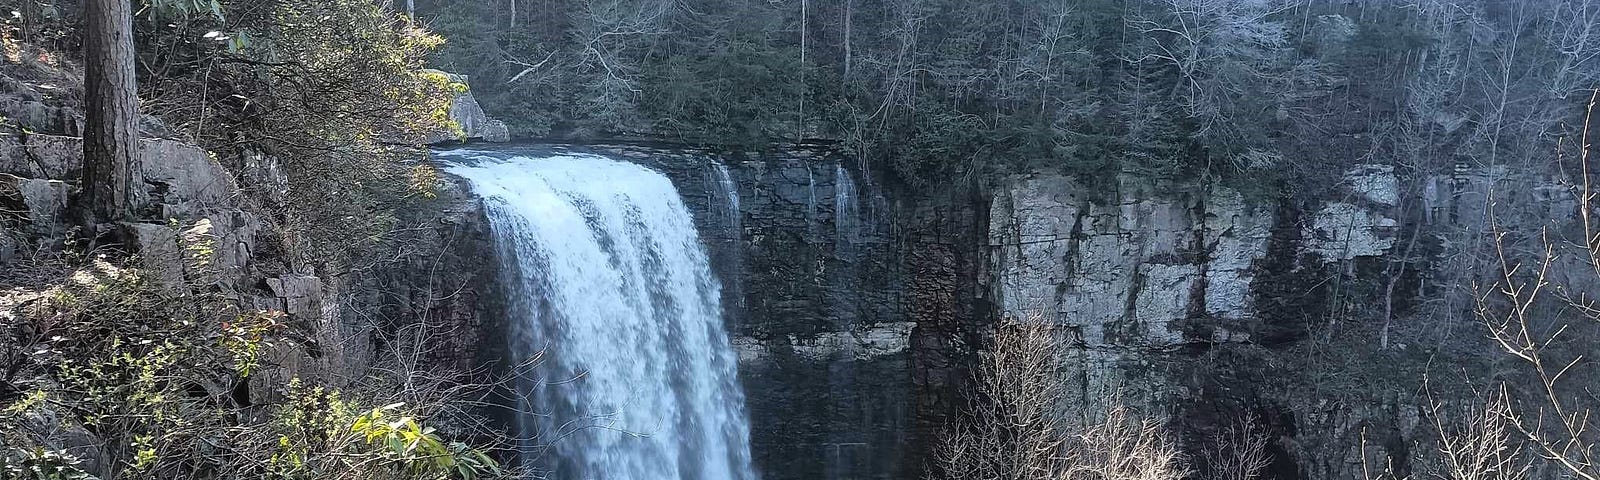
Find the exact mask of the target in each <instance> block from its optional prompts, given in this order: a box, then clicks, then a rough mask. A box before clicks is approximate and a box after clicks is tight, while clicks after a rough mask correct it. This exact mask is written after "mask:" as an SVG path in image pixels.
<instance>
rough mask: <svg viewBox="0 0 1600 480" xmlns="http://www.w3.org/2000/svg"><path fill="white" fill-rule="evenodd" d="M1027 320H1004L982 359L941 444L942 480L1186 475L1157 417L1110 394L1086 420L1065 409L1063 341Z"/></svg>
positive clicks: (1140, 479)
mask: <svg viewBox="0 0 1600 480" xmlns="http://www.w3.org/2000/svg"><path fill="white" fill-rule="evenodd" d="M1051 327H1052V326H1051V325H1049V324H1047V323H1045V322H1043V321H1041V320H1040V319H1039V318H1038V317H1032V318H1029V319H1027V320H1025V321H1022V322H1012V323H1007V324H1004V325H1001V326H1000V327H999V328H998V329H997V331H996V332H995V336H994V337H995V338H994V343H993V345H992V349H991V350H990V352H989V353H988V355H987V356H986V357H985V358H984V359H983V361H982V363H981V366H980V367H979V371H978V378H977V381H976V386H975V388H974V392H973V395H972V397H970V398H971V401H972V405H971V412H970V413H971V415H970V418H968V419H966V420H965V421H962V422H959V423H958V424H957V425H955V427H954V428H953V429H952V430H951V432H950V433H949V435H948V437H947V438H945V440H944V441H943V442H942V443H941V444H939V446H938V447H937V452H936V454H935V458H936V462H937V463H936V465H937V467H938V468H939V469H940V470H941V471H942V472H943V474H944V475H945V476H946V478H959V479H973V480H1034V479H1051V480H1079V479H1082V480H1176V479H1180V478H1184V477H1185V476H1186V474H1187V472H1186V471H1185V469H1184V467H1183V466H1182V464H1181V461H1180V454H1179V452H1178V450H1177V448H1176V447H1175V446H1174V445H1173V444H1172V443H1171V442H1169V441H1167V439H1166V438H1165V436H1164V435H1162V432H1161V427H1160V425H1159V424H1157V423H1156V422H1153V421H1150V420H1141V419H1138V418H1135V417H1134V416H1133V415H1132V414H1131V413H1130V412H1129V410H1128V409H1126V408H1124V407H1122V406H1120V405H1117V402H1116V401H1115V399H1105V400H1106V405H1107V407H1106V409H1105V410H1104V411H1102V412H1092V413H1096V415H1093V416H1097V417H1098V418H1093V419H1091V420H1089V421H1087V422H1085V423H1084V424H1083V425H1073V424H1071V423H1070V422H1069V421H1068V420H1067V419H1068V418H1069V417H1068V415H1067V412H1065V411H1063V409H1062V406H1063V405H1064V404H1065V402H1064V399H1065V395H1064V393H1065V384H1064V377H1063V376H1062V375H1061V374H1060V372H1058V371H1057V365H1059V358H1058V356H1057V354H1058V353H1059V351H1060V345H1061V342H1060V341H1059V340H1058V339H1057V338H1056V334H1055V330H1054V329H1053V328H1051Z"/></svg>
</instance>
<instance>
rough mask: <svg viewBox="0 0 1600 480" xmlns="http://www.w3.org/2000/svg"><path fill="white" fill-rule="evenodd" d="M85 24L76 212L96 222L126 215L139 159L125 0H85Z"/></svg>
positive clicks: (130, 27) (130, 16) (130, 12)
mask: <svg viewBox="0 0 1600 480" xmlns="http://www.w3.org/2000/svg"><path fill="white" fill-rule="evenodd" d="M84 24H85V25H86V27H87V30H86V33H87V34H86V35H84V36H83V46H84V54H83V58H84V75H83V83H84V128H83V173H82V181H83V183H82V189H83V193H82V195H83V197H82V205H81V207H82V210H83V211H82V212H81V213H82V214H83V215H84V220H85V223H88V224H96V223H105V222H112V221H116V220H120V219H122V218H123V217H126V216H127V215H128V206H129V204H130V203H131V199H132V197H133V189H132V187H133V176H134V174H135V172H137V171H138V165H139V132H138V130H137V129H138V128H139V127H138V125H139V118H138V115H139V112H138V110H139V104H138V102H139V99H138V96H137V95H136V92H135V88H136V85H135V79H134V70H133V7H132V5H130V0H90V1H89V2H88V4H87V5H86V8H85V11H84Z"/></svg>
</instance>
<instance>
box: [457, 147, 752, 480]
mask: <svg viewBox="0 0 1600 480" xmlns="http://www.w3.org/2000/svg"><path fill="white" fill-rule="evenodd" d="M441 156H444V157H447V158H451V159H452V160H456V161H459V163H456V164H454V165H451V166H449V167H448V170H449V171H450V172H451V173H454V174H456V175H460V176H462V177H464V178H466V179H467V180H468V181H470V182H471V184H472V188H473V190H474V191H475V192H476V193H477V194H478V195H479V196H480V197H482V198H483V199H484V205H485V206H486V209H487V211H488V215H489V219H490V225H491V228H492V229H493V231H494V236H495V240H496V243H497V248H498V250H499V255H500V258H501V261H502V263H503V267H502V272H503V273H502V278H501V279H502V284H503V285H504V288H505V292H506V297H507V298H506V300H507V315H508V317H509V320H510V322H511V325H512V327H513V328H512V329H511V330H512V338H511V340H510V342H511V352H512V353H513V354H514V355H516V359H518V360H526V359H529V358H533V357H535V356H536V355H537V354H538V353H539V352H541V351H546V350H547V356H546V357H544V361H543V363H542V364H540V365H538V366H537V367H536V368H534V367H530V368H531V370H519V373H526V374H527V375H520V376H524V377H526V379H525V381H524V382H523V383H522V385H521V386H520V388H519V389H520V390H521V391H523V392H524V393H526V394H527V395H526V397H527V398H526V399H525V400H522V401H521V405H519V407H520V408H519V410H520V411H521V413H520V414H519V415H520V417H521V418H520V419H519V422H520V425H519V427H520V428H521V429H522V431H521V432H520V433H522V434H523V435H524V436H529V435H532V436H535V437H537V438H536V440H535V442H536V443H537V445H539V446H535V444H529V445H525V446H524V454H525V457H537V458H535V459H533V460H530V466H535V467H537V468H541V469H543V470H544V471H543V472H540V473H541V475H544V476H545V477H548V478H561V479H580V478H581V479H630V480H649V479H733V480H744V479H754V478H756V475H755V473H754V472H753V470H752V468H751V466H750V452H749V425H748V423H747V421H746V417H745V413H744V394H743V392H742V391H741V390H740V388H739V384H738V381H737V378H736V375H735V374H736V372H735V369H736V364H735V356H734V354H733V351H732V348H731V346H730V345H729V341H728V336H727V333H726V332H725V331H724V330H723V324H722V319H721V317H720V312H721V309H720V305H719V298H718V297H719V286H718V283H717V280H716V279H715V277H713V276H712V274H711V271H710V269H709V267H708V265H707V261H706V255H705V253H704V251H703V249H702V247H701V244H700V241H699V239H698V238H697V236H696V233H695V227H694V225H693V223H692V222H691V220H690V216H689V212H688V210H687V209H686V208H685V207H684V204H683V202H682V200H681V199H680V198H679V196H678V192H677V190H676V189H675V188H674V187H673V185H672V183H671V182H670V181H668V180H667V178H666V177H665V176H663V175H661V174H660V173H657V172H655V171H652V170H650V169H647V168H645V167H642V166H639V165H635V164H631V163H625V162H618V161H614V160H610V159H607V158H604V157H598V156H592V155H553V156H539V157H530V156H518V155H511V154H506V153H486V152H461V151H457V152H446V153H444V154H441Z"/></svg>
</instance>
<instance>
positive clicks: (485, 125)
mask: <svg viewBox="0 0 1600 480" xmlns="http://www.w3.org/2000/svg"><path fill="white" fill-rule="evenodd" d="M435 72H437V73H440V74H442V75H445V76H446V77H448V78H449V79H450V82H451V83H459V84H462V85H467V76H466V75H458V74H454V73H448V72H439V71H437V70H435ZM450 119H451V120H454V121H455V122H456V124H457V125H460V126H461V135H460V136H459V137H458V136H457V135H456V134H455V132H450V131H438V132H433V133H431V134H429V135H428V138H427V143H428V144H430V145H435V144H440V143H446V142H450V141H458V140H471V139H478V140H484V141H488V142H506V141H510V140H511V134H510V130H509V129H508V128H507V127H506V124H505V122H501V121H499V120H495V119H492V118H489V114H488V113H485V112H484V111H483V106H482V105H479V104H478V99H477V98H476V97H473V96H472V92H471V91H470V90H469V91H463V92H461V93H458V94H456V96H455V98H453V99H451V103H450Z"/></svg>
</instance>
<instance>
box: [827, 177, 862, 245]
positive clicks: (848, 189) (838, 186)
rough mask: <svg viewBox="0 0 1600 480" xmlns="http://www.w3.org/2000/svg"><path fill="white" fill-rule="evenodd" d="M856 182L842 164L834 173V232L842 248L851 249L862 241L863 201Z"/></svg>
mask: <svg viewBox="0 0 1600 480" xmlns="http://www.w3.org/2000/svg"><path fill="white" fill-rule="evenodd" d="M857 196H858V194H857V193H856V182H855V180H851V179H850V171H849V170H847V169H845V168H844V164H843V163H841V164H839V165H838V166H836V167H834V171H833V232H834V236H835V241H837V242H839V246H840V248H851V249H852V250H853V247H854V244H855V243H856V242H857V241H860V240H861V201H860V200H858V199H857Z"/></svg>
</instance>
